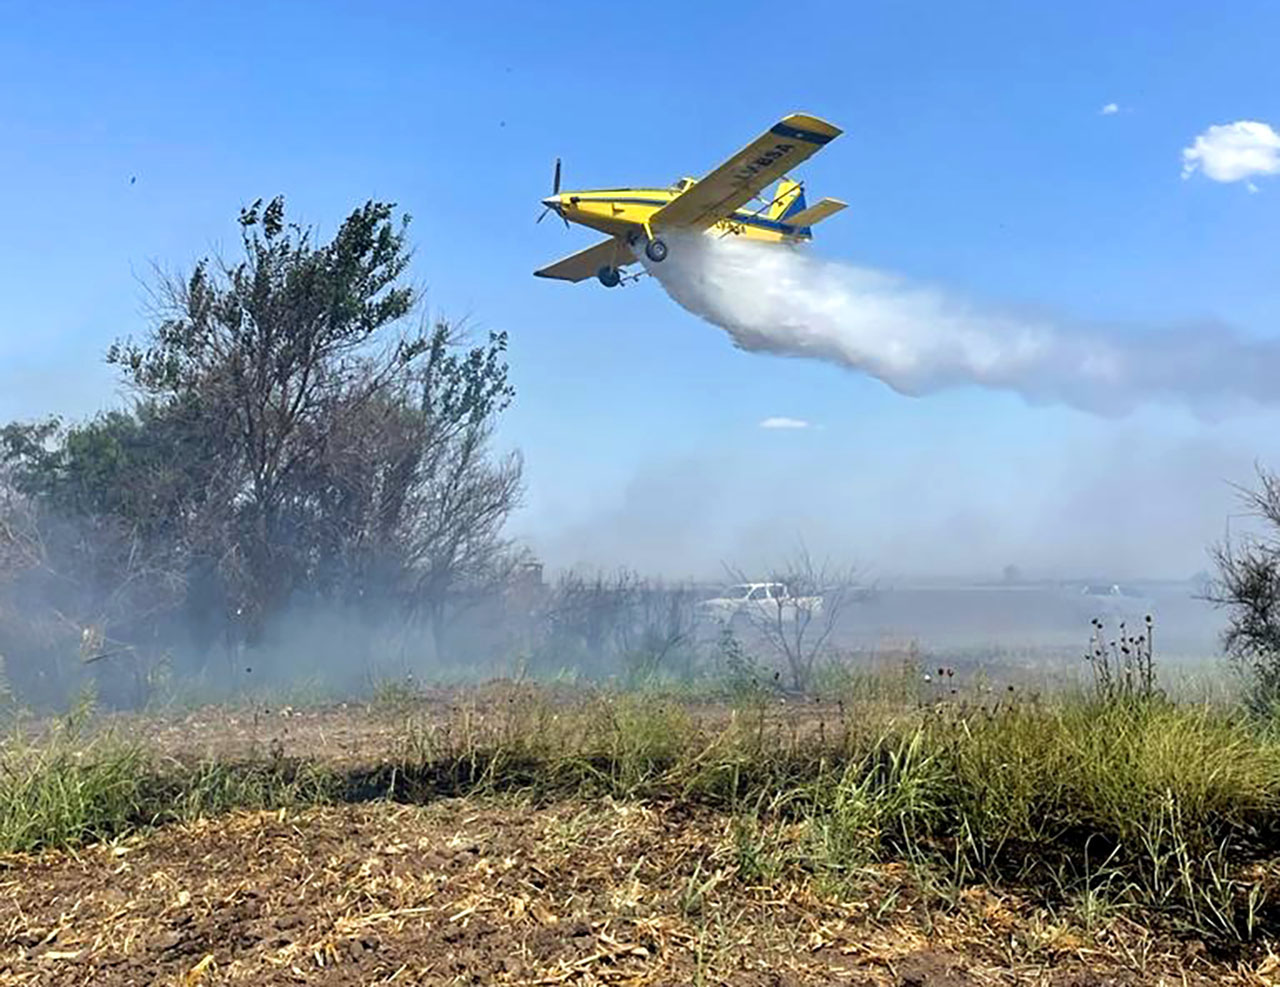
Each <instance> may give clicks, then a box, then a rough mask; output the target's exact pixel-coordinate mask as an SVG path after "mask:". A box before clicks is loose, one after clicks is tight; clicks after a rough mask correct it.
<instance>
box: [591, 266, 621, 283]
mask: <svg viewBox="0 0 1280 987" xmlns="http://www.w3.org/2000/svg"><path fill="white" fill-rule="evenodd" d="M596 277H597V278H599V279H600V283H601V284H602V285H604V286H605V287H606V288H616V287H618V285H619V284H621V283H622V272H621V271H619V270H618V269H617V268H616V267H602V268H600V270H598V271H596Z"/></svg>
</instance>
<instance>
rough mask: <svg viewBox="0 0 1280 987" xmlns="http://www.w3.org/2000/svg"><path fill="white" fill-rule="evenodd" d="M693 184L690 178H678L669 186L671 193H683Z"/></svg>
mask: <svg viewBox="0 0 1280 987" xmlns="http://www.w3.org/2000/svg"><path fill="white" fill-rule="evenodd" d="M693 183H694V179H692V178H678V179H676V181H675V182H674V183H673V184H672V186H671V191H672V192H683V191H684V190H685V189H687V188H688V187H689V186H690V185H692V184H693Z"/></svg>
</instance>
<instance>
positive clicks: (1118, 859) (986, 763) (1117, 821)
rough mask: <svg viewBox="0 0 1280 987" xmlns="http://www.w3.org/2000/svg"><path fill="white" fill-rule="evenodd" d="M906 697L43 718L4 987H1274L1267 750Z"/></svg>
mask: <svg viewBox="0 0 1280 987" xmlns="http://www.w3.org/2000/svg"><path fill="white" fill-rule="evenodd" d="M947 681H951V679H950V678H948V679H947ZM917 685H918V683H909V682H908V681H907V680H906V678H905V677H900V678H898V679H894V678H892V677H881V678H875V679H872V678H868V679H867V680H866V681H862V680H855V679H850V680H848V681H846V682H844V683H843V688H842V691H841V692H840V693H839V694H836V695H832V696H830V697H828V698H826V699H825V700H822V701H818V700H816V699H814V698H813V697H809V698H808V699H806V700H797V698H796V697H794V696H789V695H783V694H780V693H776V692H770V691H768V690H766V689H764V688H762V687H758V688H756V689H755V690H754V691H750V690H748V691H746V692H742V693H738V694H734V695H726V696H725V697H723V698H720V699H709V698H702V699H699V700H696V701H695V700H693V699H691V698H689V697H687V696H686V697H683V698H682V697H679V696H675V695H671V694H664V693H658V692H649V693H612V692H588V691H584V690H578V689H568V688H561V689H554V688H538V687H534V686H529V685H512V684H498V685H493V686H489V687H486V688H484V689H479V690H474V691H471V692H442V691H411V690H404V691H403V694H401V693H397V695H396V696H394V697H392V699H394V701H390V700H387V699H386V698H385V697H384V698H383V700H382V701H381V702H379V703H376V704H374V705H373V706H370V707H367V708H362V707H356V706H347V707H345V708H344V707H332V708H328V709H310V710H305V709H304V710H297V709H291V708H288V707H284V708H278V709H270V710H268V709H266V708H244V709H216V710H213V709H209V710H200V711H195V712H193V713H191V714H187V715H185V716H171V717H167V718H160V719H155V718H142V717H124V718H121V717H115V718H106V719H96V720H89V721H86V722H84V723H78V722H70V721H59V722H57V723H52V724H50V723H46V724H43V727H42V728H41V729H40V730H39V731H35V725H32V726H31V727H29V728H28V732H27V733H26V734H25V735H15V736H14V737H12V738H10V740H9V741H8V742H7V744H6V746H5V748H4V750H3V752H2V753H0V841H2V842H3V846H4V847H6V848H8V850H9V851H10V853H9V855H8V856H6V857H4V858H3V864H2V865H0V866H2V867H3V869H2V870H0V983H22V984H37V983H38V984H55V985H59V984H68V985H69V984H77V985H78V984H86V985H87V984H105V985H113V984H121V985H123V984H130V983H174V984H184V985H187V987H192V985H196V984H202V985H215V984H219V983H236V982H243V983H265V984H274V983H280V984H284V983H325V984H356V983H360V984H365V983H521V984H558V983H578V984H596V983H627V984H688V983H705V984H712V983H734V984H739V983H740V984H809V983H813V984H818V983H832V982H837V983H840V982H843V983H850V984H861V985H872V984H894V985H911V984H918V985H933V987H942V985H948V987H954V985H959V987H965V985H970V984H972V985H984V984H996V983H1000V984H1046V985H1053V987H1067V985H1094V984H1097V985H1102V984H1134V985H1137V984H1150V983H1160V982H1161V978H1163V980H1164V982H1165V983H1169V984H1174V983H1179V984H1181V983H1239V984H1269V983H1272V982H1280V978H1276V977H1274V976H1273V973H1272V971H1275V970H1276V969H1278V966H1277V963H1276V961H1275V960H1274V959H1273V958H1272V955H1271V951H1270V949H1271V947H1270V943H1271V942H1273V941H1274V940H1275V937H1276V934H1277V930H1278V929H1280V925H1278V924H1277V922H1278V919H1277V909H1276V907H1275V905H1274V898H1275V889H1276V888H1277V887H1280V851H1278V849H1277V845H1276V833H1277V832H1278V831H1280V827H1278V826H1277V820H1278V819H1280V809H1278V804H1280V802H1278V795H1280V746H1278V745H1277V742H1276V741H1275V739H1274V738H1273V737H1272V736H1271V735H1270V734H1269V733H1268V732H1266V731H1265V730H1261V729H1259V728H1257V726H1256V725H1253V724H1250V723H1248V722H1247V721H1244V720H1241V719H1240V718H1239V717H1238V716H1235V715H1234V714H1233V712H1232V711H1231V710H1229V709H1215V708H1211V707H1192V706H1178V705H1175V704H1173V703H1172V702H1170V701H1168V700H1166V699H1164V698H1163V697H1161V696H1159V695H1152V696H1126V697H1121V698H1118V699H1117V698H1111V699H1109V700H1106V701H1099V700H1095V699H1089V698H1087V697H1080V698H1075V699H1072V698H1070V697H1063V698H1061V699H1060V700H1056V701H1055V702H1053V703H1047V702H1044V701H1041V700H1038V699H1035V698H1033V697H1023V696H1020V695H1019V694H1017V693H1016V692H1015V693H1013V694H1010V693H1008V692H1007V691H1002V692H991V691H979V690H966V691H965V693H964V694H962V695H961V696H959V697H958V698H957V697H953V696H951V694H950V690H949V689H948V690H946V692H945V693H944V694H939V695H937V696H933V695H932V694H931V693H928V690H927V688H926V691H925V694H924V696H923V699H921V697H920V695H919V694H917V696H916V700H915V701H909V697H908V696H907V694H906V693H905V691H904V690H906V689H909V688H910V689H915V688H916V687H917ZM929 685H930V686H931V685H932V683H930V684H929ZM33 731H34V732H33ZM23 736H25V738H26V739H25V740H23V739H22V738H23Z"/></svg>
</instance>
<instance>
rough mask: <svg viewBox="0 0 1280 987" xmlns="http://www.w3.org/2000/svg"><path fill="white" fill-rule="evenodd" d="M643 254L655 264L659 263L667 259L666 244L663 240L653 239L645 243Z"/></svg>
mask: <svg viewBox="0 0 1280 987" xmlns="http://www.w3.org/2000/svg"><path fill="white" fill-rule="evenodd" d="M644 255H645V256H646V257H648V258H649V259H650V260H651V261H653V262H654V263H655V264H661V263H662V262H663V261H664V260H666V259H667V245H666V243H665V241H662V240H658V239H653V240H650V241H649V242H648V243H646V244H645V247H644Z"/></svg>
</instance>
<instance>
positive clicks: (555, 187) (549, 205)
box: [533, 158, 569, 229]
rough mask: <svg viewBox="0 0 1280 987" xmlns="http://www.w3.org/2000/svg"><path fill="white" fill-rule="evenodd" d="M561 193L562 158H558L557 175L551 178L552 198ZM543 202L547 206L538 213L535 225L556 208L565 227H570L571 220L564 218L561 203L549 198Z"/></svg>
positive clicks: (556, 212)
mask: <svg viewBox="0 0 1280 987" xmlns="http://www.w3.org/2000/svg"><path fill="white" fill-rule="evenodd" d="M559 194H560V159H559V158H556V171H555V176H554V177H553V178H552V179H551V196H550V198H551V199H555V198H556V197H557V196H558V195H559ZM542 202H543V204H544V205H545V206H546V208H545V209H543V210H542V212H540V213H538V218H537V219H535V220H534V221H533V225H534V226H537V225H538V224H539V223H541V222H542V220H543V217H545V216H546V215H547V213H549V212H551V211H552V210H555V214H556V215H557V216H559V217H560V219H561V220H563V221H564V227H565V229H568V228H569V221H568V220H567V219H565V218H564V213H562V212H561V211H560V206H559V203H558V202H552V201H548V199H543V200H542Z"/></svg>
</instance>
